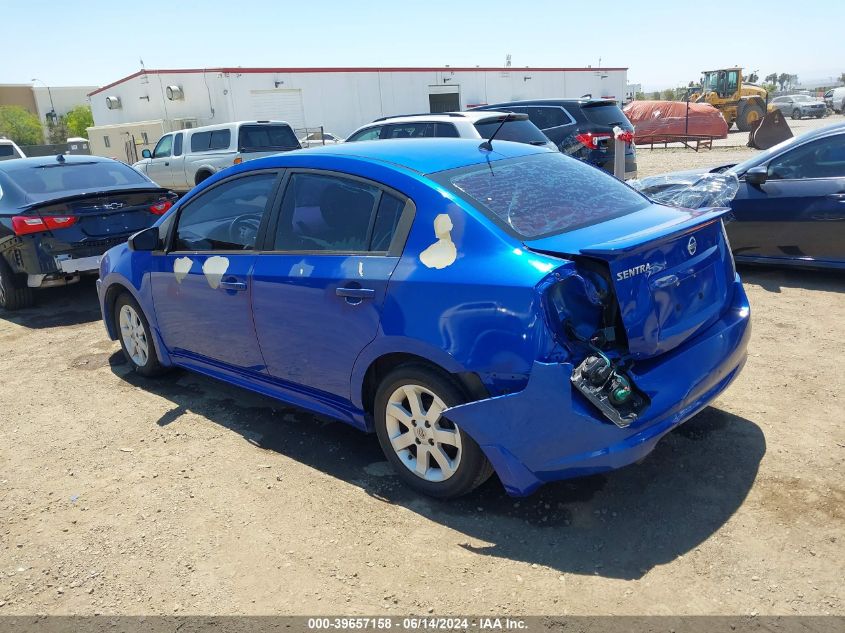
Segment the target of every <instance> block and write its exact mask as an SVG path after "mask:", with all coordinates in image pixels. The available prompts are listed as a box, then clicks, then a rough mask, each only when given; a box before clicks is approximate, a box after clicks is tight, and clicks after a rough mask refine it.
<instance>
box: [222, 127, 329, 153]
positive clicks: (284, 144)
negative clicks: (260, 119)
mask: <svg viewBox="0 0 845 633" xmlns="http://www.w3.org/2000/svg"><path fill="white" fill-rule="evenodd" d="M311 136H313V137H319V134H312V135H311ZM309 139H310V137H309ZM311 140H313V139H311ZM238 149H239V150H240V151H242V152H272V151H285V150H291V149H299V141H298V140H297V138H296V135H295V134H294V133H293V130H292V129H290V126H288V125H242V126H241V129H240V130H239V131H238Z"/></svg>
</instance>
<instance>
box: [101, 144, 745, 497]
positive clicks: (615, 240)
mask: <svg viewBox="0 0 845 633" xmlns="http://www.w3.org/2000/svg"><path fill="white" fill-rule="evenodd" d="M723 213H724V211H723V210H718V211H712V210H705V211H696V212H691V211H686V210H681V209H675V208H670V207H665V206H658V205H654V204H651V203H650V202H649V201H648V199H646V198H645V197H644V196H642V195H640V194H639V193H637V192H635V191H634V190H633V189H631V188H630V187H628V186H627V185H625V184H623V183H622V182H620V181H618V180H616V179H615V178H613V177H612V176H610V175H608V174H606V173H604V172H602V171H601V170H599V169H597V168H595V167H592V166H590V165H587V164H585V163H583V162H581V161H578V160H575V159H573V158H569V157H567V156H564V155H562V154H560V153H559V152H554V151H550V150H548V149H544V148H539V147H533V146H530V145H525V144H520V143H509V142H506V141H493V142H492V149H491V148H490V147H489V146H488V145H487V143H482V144H479V142H478V141H477V140H463V139H419V140H410V141H403V140H396V141H392V142H390V143H383V142H361V143H349V144H343V145H335V146H330V147H325V148H318V149H309V150H304V151H296V152H290V153H287V154H284V155H277V156H272V157H268V158H264V159H258V160H254V161H250V162H248V163H244V164H242V165H238V166H235V167H231V168H229V169H227V170H224V171H222V172H220V173H219V174H216V175H215V176H212V177H211V178H209V179H208V180H206V181H204V182H203V183H202V184H200V185H199V186H198V187H196V188H195V189H193V190H192V191H191V192H190V193H188V195H187V196H185V197H184V198H182V200H180V201H179V202H178V203H177V204H176V206H175V207H174V208H173V209H172V210H171V211H170V212H168V213H167V214H166V215H165V216H164V217H163V218H162V219H161V220H159V221H158V222H157V223H156V225H155V226H153V227H152V228H149V229H146V230H144V231H141V232H139V233H137V234H136V235H134V236H133V237H132V238H131V239H130V240H129V242H128V244H126V245H121V246H118V247H115V248H113V249H111V250H110V251H109V252H108V253H106V255H105V257H104V258H103V261H102V264H101V268H100V280H99V283H98V292H99V297H100V305H101V309H102V313H103V319H104V321H105V324H106V328H107V330H108V332H109V334H110V336H111V337H112V338H113V339H119V340H120V343H121V346H122V348H123V351H124V354H125V355H126V358H127V360H128V361H129V363H131V365H132V367H133V369H134V370H135V371H137V372H138V373H140V374H141V375H153V374H157V373H160V372H162V371H164V370H165V369H167V368H168V367H172V366H179V367H184V368H187V369H190V370H193V371H197V372H200V373H203V374H206V375H209V376H212V377H215V378H218V379H221V380H225V381H228V382H230V383H233V384H235V385H239V386H241V387H245V388H248V389H252V390H255V391H258V392H260V393H263V394H265V395H269V396H271V397H274V398H278V399H279V400H283V401H285V402H288V403H291V404H294V405H298V406H302V407H305V408H307V409H310V410H312V411H314V412H318V413H321V414H324V415H328V416H331V417H334V418H337V419H339V420H343V421H345V422H347V423H349V424H351V425H353V426H355V427H358V428H359V429H361V430H366V431H375V432H376V434H377V436H378V439H379V442H380V444H381V446H382V449H383V450H384V453H385V455H386V457H387V459H388V460H389V461H390V463H391V464H392V465H393V467H394V469H395V470H396V472H397V473H398V475H399V476H400V477H401V478H402V479H403V480H404V481H405V482H406V483H408V484H409V485H410V486H412V487H413V488H415V489H417V490H419V491H421V492H424V493H427V494H431V495H434V496H438V497H453V496H456V495H460V494H464V493H466V492H468V491H470V490H472V489H473V488H475V487H476V486H478V485H479V484H481V483H482V482H483V481H484V480H485V479H487V478H488V477H489V476H490V475H491V474H492V473H493V472H494V471H495V472H496V473H497V474H498V476H499V479H500V480H501V481H502V483H503V484H504V486H505V488H506V489H507V491H508V492H510V493H512V494H527V493H529V492H530V491H532V490H534V489H535V488H536V487H537V486H539V485H540V484H541V483H543V482H545V481H551V480H555V479H560V478H564V477H574V476H580V475H586V474H590V473H596V472H602V471H606V470H610V469H613V468H618V467H620V466H623V465H625V464H630V463H632V462H635V461H638V460H639V459H641V458H643V457H644V456H645V455H647V454H648V453H649V452H650V451H651V450H652V449H653V448H654V446H655V444H656V443H657V442H658V440H659V439H660V438H661V437H662V436H663V435H665V434H666V433H668V432H669V431H671V430H672V429H673V428H675V427H676V426H677V425H679V424H681V423H682V422H684V421H685V420H687V419H689V418H690V417H691V416H693V415H695V414H696V413H697V412H698V411H700V410H701V409H703V408H704V407H706V406H707V405H708V404H709V403H710V402H711V401H712V400H713V399H714V398H715V397H716V396H718V394H720V393H721V392H722V391H723V390H724V389H725V388H726V387H727V386H728V384H730V382H731V381H732V380H733V379H734V378H735V377H736V376H737V375H738V373H739V371H740V370H741V368H742V366H743V364H744V362H745V358H746V345H747V341H748V337H749V334H750V328H749V327H748V324H749V308H748V301H747V298H746V296H745V292H744V291H743V288H742V285H741V283H740V282H739V278H738V277H737V276H736V271H735V270H734V265H733V259H732V257H731V254H730V250H729V248H728V246H727V241H726V239H725V234H724V229H723V226H722V221H721V216H722V214H723Z"/></svg>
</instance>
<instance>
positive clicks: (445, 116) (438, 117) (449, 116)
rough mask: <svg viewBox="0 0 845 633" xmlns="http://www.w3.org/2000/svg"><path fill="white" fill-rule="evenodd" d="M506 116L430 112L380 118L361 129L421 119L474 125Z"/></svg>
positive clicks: (486, 111)
mask: <svg viewBox="0 0 845 633" xmlns="http://www.w3.org/2000/svg"><path fill="white" fill-rule="evenodd" d="M508 114H510V113H508V112H496V111H495V110H472V111H468V112H432V113H428V114H426V113H424V112H423V113H420V114H401V115H397V116H388V117H382V118H380V119H376V120H374V121H373V122H372V123H368V124H367V125H366V126H362V127H369V126H371V125H372V124H375V123H412V122H414V121H420V120H422V119H424V120H426V121H434V122H439V123H454V122H455V121H456V120H457V121H460V120H465V121H468V122H469V123H475V122H476V121H479V120H481V119H487V118H490V117H494V116H496V115H501V116H506V115H508Z"/></svg>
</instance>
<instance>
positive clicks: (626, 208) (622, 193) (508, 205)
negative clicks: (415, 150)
mask: <svg viewBox="0 0 845 633" xmlns="http://www.w3.org/2000/svg"><path fill="white" fill-rule="evenodd" d="M434 179H435V180H436V181H437V182H439V183H440V184H443V185H445V186H447V187H449V188H450V189H452V190H453V191H454V192H455V193H457V194H458V195H460V196H461V197H463V198H465V199H467V200H468V201H469V202H470V203H472V204H473V205H474V206H475V207H477V208H479V209H481V210H482V211H483V212H485V214H486V215H487V216H488V217H490V218H491V219H492V220H493V221H494V222H496V223H497V224H499V225H500V226H501V227H502V228H504V229H505V230H507V231H508V232H510V233H516V234H517V235H518V236H519V237H521V238H522V239H537V238H540V237H545V236H547V235H555V234H557V233H564V232H566V231H571V230H573V229H578V228H581V227H584V226H589V225H591V224H597V223H599V222H604V221H606V220H611V219H613V218H617V217H620V216H623V215H628V214H629V213H633V212H634V211H638V210H640V209H644V208H645V207H647V206H648V205H649V201H648V200H647V199H646V198H645V197H644V196H642V195H640V194H639V193H637V192H636V191H634V190H633V189H631V188H630V187H629V186H628V185H626V184H624V183H622V182H620V181H619V180H617V179H616V178H614V177H613V176H611V175H609V174H606V173H605V172H603V171H601V170H600V169H597V168H595V167H592V166H590V165H587V164H585V163H582V162H581V161H579V160H576V159H574V158H570V157H568V156H564V155H563V154H560V153H552V152H549V153H543V154H535V155H532V156H523V157H520V158H511V159H508V160H501V161H494V162H490V163H485V164H481V165H473V166H471V167H462V168H460V169H454V170H450V171H445V172H441V173H438V174H435V175H434Z"/></svg>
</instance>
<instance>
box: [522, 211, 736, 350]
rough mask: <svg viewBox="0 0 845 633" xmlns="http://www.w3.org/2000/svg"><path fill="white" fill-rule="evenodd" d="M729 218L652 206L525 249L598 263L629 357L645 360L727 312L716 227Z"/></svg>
mask: <svg viewBox="0 0 845 633" xmlns="http://www.w3.org/2000/svg"><path fill="white" fill-rule="evenodd" d="M728 211H729V210H728V209H698V210H695V211H690V210H685V209H675V208H669V207H663V206H660V205H652V206H650V207H648V208H646V209H644V210H642V211H638V212H635V213H632V214H630V215H626V216H623V217H619V218H615V219H613V220H609V221H607V222H602V223H600V224H595V225H592V226H588V227H584V228H581V229H577V230H574V231H569V232H567V233H561V234H559V235H554V236H551V237H545V238H541V239H537V240H529V241H526V242H525V245H526V246H527V247H528V248H530V249H532V250H536V251H542V252H545V253H551V254H556V255H566V256H582V257H588V258H590V259H593V260H598V261H601V262H603V263H604V265H606V266H607V269H608V273H609V275H608V276H609V279H610V283H611V285H612V287H613V290H614V294H615V297H616V301H617V304H618V307H619V314H620V316H621V319H622V324H623V325H624V328H625V333H626V335H627V339H628V350H629V352H630V353H631V354H632V355H633V356H634V357H638V358H650V357H653V356H656V355H659V354H663V353H665V352H667V351H669V350H671V349H673V348H675V347H677V346H678V345H680V344H681V343H683V342H684V341H685V340H687V339H688V338H690V337H691V336H693V335H695V334H696V333H697V332H699V331H701V330H703V329H705V328H707V327H709V326H710V325H712V324H713V323H714V322H715V321H716V320H718V318H719V317H720V316H721V314H722V313H723V311H724V310H725V309H726V306H728V305H729V302H730V299H731V292H732V283H733V280H734V275H735V271H734V266H733V257H732V255H731V253H730V249H729V247H728V244H727V242H726V240H725V237H724V231H723V228H722V221H721V217H722V215H724V214H725V213H727V212H728Z"/></svg>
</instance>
